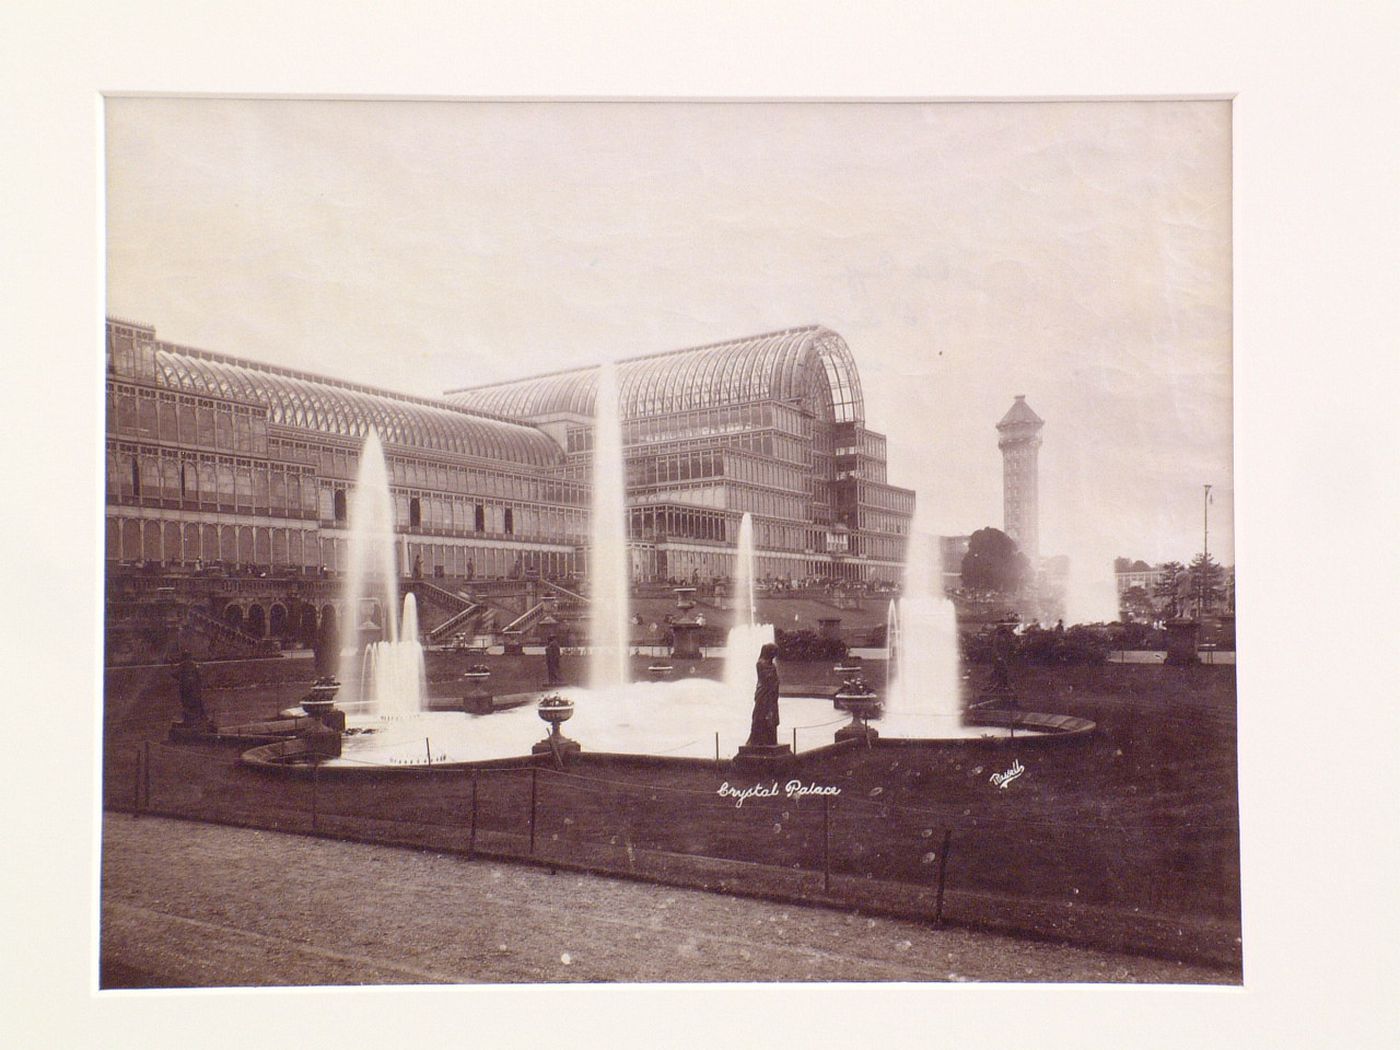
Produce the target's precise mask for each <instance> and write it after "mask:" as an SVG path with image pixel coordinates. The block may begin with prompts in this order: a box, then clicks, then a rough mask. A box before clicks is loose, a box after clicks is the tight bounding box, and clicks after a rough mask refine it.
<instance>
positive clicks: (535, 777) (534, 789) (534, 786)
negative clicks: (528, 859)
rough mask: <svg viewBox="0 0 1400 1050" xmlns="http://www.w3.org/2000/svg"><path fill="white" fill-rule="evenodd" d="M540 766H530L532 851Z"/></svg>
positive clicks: (532, 851) (532, 847) (531, 849)
mask: <svg viewBox="0 0 1400 1050" xmlns="http://www.w3.org/2000/svg"><path fill="white" fill-rule="evenodd" d="M539 780H540V767H539V766H531V767H530V853H531V854H533V853H534V852H535V798H536V796H537V794H538V790H539Z"/></svg>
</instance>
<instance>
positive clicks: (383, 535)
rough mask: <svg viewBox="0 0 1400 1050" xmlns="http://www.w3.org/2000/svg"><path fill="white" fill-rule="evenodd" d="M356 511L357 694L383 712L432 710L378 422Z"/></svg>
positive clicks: (351, 573)
mask: <svg viewBox="0 0 1400 1050" xmlns="http://www.w3.org/2000/svg"><path fill="white" fill-rule="evenodd" d="M349 512H350V515H349V517H350V520H349V526H350V546H349V554H348V557H349V565H348V566H347V572H346V577H345V589H344V591H343V592H342V593H343V598H344V601H345V610H346V615H347V618H348V620H349V626H350V631H349V632H348V633H349V637H350V638H351V644H352V646H353V648H352V649H351V650H350V651H351V652H352V653H354V654H355V655H356V656H358V657H359V662H360V676H359V683H358V685H359V691H360V695H359V696H358V697H354V698H353V699H358V700H361V701H367V702H368V703H369V706H370V710H371V711H372V712H374V713H375V714H377V715H380V716H381V717H402V716H405V715H416V714H418V713H419V712H420V711H422V710H423V709H424V703H423V697H424V694H425V692H426V690H425V689H424V679H425V675H424V672H423V646H422V644H421V643H420V642H419V640H418V609H417V605H416V603H415V601H414V597H413V595H412V594H409V595H407V596H406V597H405V598H404V600H403V607H402V608H403V619H402V621H401V620H400V618H399V611H400V606H399V580H398V569H397V559H396V558H395V543H396V541H395V537H394V511H393V497H392V495H391V494H390V492H389V471H388V468H387V466H386V465H385V462H384V446H383V445H382V444H381V443H380V440H379V434H378V433H377V432H376V431H375V430H374V429H373V428H371V429H370V431H369V434H368V435H366V437H365V443H364V447H363V448H362V449H361V450H360V468H359V472H358V474H357V475H356V478H355V488H354V489H353V490H352V491H351V493H350V506H349ZM375 609H377V610H378V614H379V622H377V623H376V622H375V621H374V620H373V619H372V616H373V612H374V610H375ZM376 635H377V637H376ZM342 662H343V661H342Z"/></svg>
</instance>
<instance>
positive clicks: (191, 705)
mask: <svg viewBox="0 0 1400 1050" xmlns="http://www.w3.org/2000/svg"><path fill="white" fill-rule="evenodd" d="M170 675H171V677H172V678H174V679H175V683H176V686H177V688H178V689H179V691H180V714H181V720H182V722H183V723H184V724H185V725H187V726H199V727H204V726H207V725H208V724H209V716H208V715H207V714H206V713H205V711H204V695H203V692H204V691H203V683H202V682H201V681H200V677H199V665H198V664H196V663H195V662H194V656H193V655H191V654H190V653H189V651H188V650H187V651H185V652H182V653H181V654H180V660H179V662H178V663H177V664H176V665H175V669H174V670H173V671H171V672H170Z"/></svg>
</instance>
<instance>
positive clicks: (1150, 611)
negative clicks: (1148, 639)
mask: <svg viewBox="0 0 1400 1050" xmlns="http://www.w3.org/2000/svg"><path fill="white" fill-rule="evenodd" d="M1118 608H1119V611H1120V614H1121V616H1122V619H1123V622H1124V623H1127V622H1128V621H1130V620H1139V621H1142V622H1144V623H1151V622H1152V621H1153V620H1154V619H1156V617H1157V609H1156V606H1154V605H1153V604H1152V596H1151V595H1150V594H1148V593H1147V588H1146V587H1129V588H1128V589H1127V590H1126V591H1124V592H1123V593H1122V594H1121V595H1119V597H1118Z"/></svg>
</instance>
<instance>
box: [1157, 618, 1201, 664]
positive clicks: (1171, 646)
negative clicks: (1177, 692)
mask: <svg viewBox="0 0 1400 1050" xmlns="http://www.w3.org/2000/svg"><path fill="white" fill-rule="evenodd" d="M1200 633H1201V625H1200V624H1199V623H1197V622H1196V621H1195V620H1168V621H1167V659H1166V663H1167V666H1169V667H1190V666H1192V665H1194V664H1198V663H1200V662H1201V658H1200V657H1199V656H1198V655H1197V654H1196V650H1197V647H1198V645H1197V643H1198V642H1199V640H1200Z"/></svg>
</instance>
